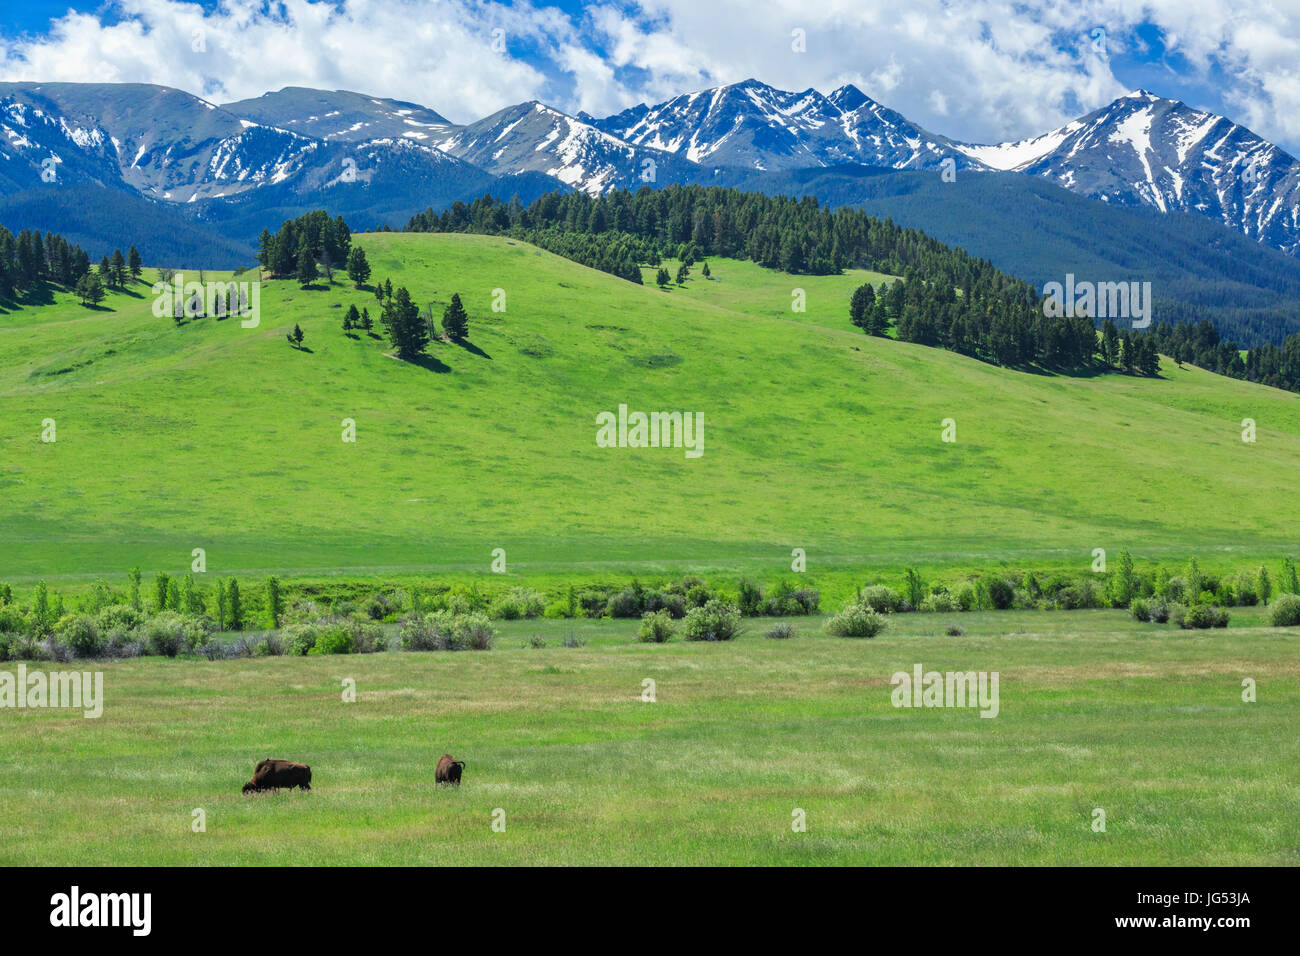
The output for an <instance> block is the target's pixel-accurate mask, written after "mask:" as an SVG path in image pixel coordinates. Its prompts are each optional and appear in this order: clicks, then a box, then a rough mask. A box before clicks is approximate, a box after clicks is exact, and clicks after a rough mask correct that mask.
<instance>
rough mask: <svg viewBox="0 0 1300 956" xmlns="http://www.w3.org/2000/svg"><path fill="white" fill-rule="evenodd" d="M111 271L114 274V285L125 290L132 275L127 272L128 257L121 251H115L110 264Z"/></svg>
mask: <svg viewBox="0 0 1300 956" xmlns="http://www.w3.org/2000/svg"><path fill="white" fill-rule="evenodd" d="M109 269H110V270H111V271H112V274H113V285H115V286H116V287H117V288H119V289H125V288H126V282H127V279H129V278H130V273H129V272H127V268H126V257H125V256H123V255H122V250H121V249H114V250H113V258H112V260H111V261H110V262H109Z"/></svg>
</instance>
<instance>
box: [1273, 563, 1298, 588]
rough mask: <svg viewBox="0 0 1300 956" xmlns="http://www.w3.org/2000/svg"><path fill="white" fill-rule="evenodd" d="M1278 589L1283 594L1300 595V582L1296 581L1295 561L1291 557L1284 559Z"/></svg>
mask: <svg viewBox="0 0 1300 956" xmlns="http://www.w3.org/2000/svg"><path fill="white" fill-rule="evenodd" d="M1277 589H1278V592H1279V593H1281V594H1300V581H1297V580H1296V570H1295V561H1293V560H1292V559H1291V556H1290V555H1287V556H1286V557H1285V558H1283V559H1282V573H1281V574H1280V575H1278V579H1277Z"/></svg>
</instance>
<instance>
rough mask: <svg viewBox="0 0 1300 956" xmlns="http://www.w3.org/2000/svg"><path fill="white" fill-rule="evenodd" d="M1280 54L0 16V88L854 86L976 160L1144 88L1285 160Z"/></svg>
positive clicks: (1182, 6)
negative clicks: (951, 139)
mask: <svg viewBox="0 0 1300 956" xmlns="http://www.w3.org/2000/svg"><path fill="white" fill-rule="evenodd" d="M1287 7H1296V8H1297V9H1295V10H1287V9H1286V8H1287ZM70 11H71V13H70ZM200 35H201V36H202V42H201V43H198V41H196V39H195V38H196V37H198V36H200ZM800 36H802V41H800V40H799V37H800ZM1298 38H1300V4H1291V3H1278V2H1276V0H1234V2H1231V3H1229V2H1226V0H1225V2H1217V0H1197V2H1194V3H1193V2H1189V0H1069V2H1055V0H1053V2H1020V3H1013V4H1007V3H1006V2H1005V0H909V2H907V3H906V4H900V3H897V2H895V0H889V2H884V0H824V2H818V0H710V2H707V3H705V2H700V0H643V2H631V0H623V2H619V3H607V4H600V5H588V4H582V3H576V2H571V0H569V2H558V3H548V2H532V3H530V2H517V3H516V2H511V3H500V2H483V0H386V2H381V0H328V2H327V0H277V2H275V3H267V2H266V0H222V2H218V0H203V2H194V3H191V2H182V0H101V2H95V3H91V2H83V0H24V2H12V0H0V77H3V78H5V79H18V80H32V81H37V80H73V81H138V82H155V83H164V84H167V85H172V86H178V87H180V88H182V89H186V90H189V91H190V92H193V93H195V94H197V95H200V96H204V97H206V98H209V99H212V100H215V101H227V100H231V99H239V98H243V97H247V96H253V95H258V94H260V93H262V92H265V91H267V90H270V89H279V88H280V87H282V86H287V85H304V86H319V87H328V88H349V89H356V90H360V91H363V92H368V93H375V94H379V95H385V96H393V97H398V98H402V99H409V100H414V101H416V102H420V103H423V104H426V105H428V106H430V107H431V108H433V109H435V110H437V111H439V112H441V113H443V114H444V115H446V116H448V117H449V118H451V119H453V120H456V121H461V122H464V121H468V120H472V119H476V118H479V117H481V116H483V115H486V114H488V113H490V112H494V111H495V110H496V109H500V108H502V107H504V106H507V105H510V104H512V103H516V102H520V101H522V100H526V99H541V100H544V101H546V102H548V103H551V104H552V105H555V106H557V107H559V108H562V109H566V110H569V111H572V112H577V111H578V110H582V109H585V110H587V111H588V112H591V113H594V114H597V115H603V114H605V113H610V112H615V111H617V110H620V109H623V108H625V107H627V106H631V105H634V104H635V103H637V102H641V101H648V102H655V101H658V100H662V99H666V98H668V97H670V96H672V95H675V94H677V93H681V92H688V91H691V90H695V89H702V88H706V87H709V86H715V85H720V84H723V83H730V82H737V81H739V80H742V79H745V78H747V77H749V76H754V77H757V78H758V79H760V80H763V81H764V82H767V83H770V84H772V85H773V86H777V87H780V88H783V89H805V88H807V87H815V88H817V89H821V90H823V91H829V90H831V89H833V88H835V87H837V86H840V85H842V84H843V83H846V82H852V83H855V84H856V85H857V86H859V87H860V88H861V89H862V90H863V91H864V92H866V93H867V94H868V95H870V96H872V97H873V98H875V99H877V100H879V101H880V102H882V103H884V104H885V105H886V106H889V107H891V108H893V109H896V110H898V111H900V112H902V113H903V114H904V115H906V116H908V117H909V118H910V119H913V120H914V121H916V122H919V123H921V124H922V125H924V126H926V127H928V128H930V129H932V130H934V131H936V132H940V133H945V134H948V135H952V136H955V137H958V138H961V139H966V140H971V141H980V142H993V141H1000V140H1005V139H1015V138H1021V137H1026V136H1032V135H1037V134H1039V133H1042V132H1044V131H1046V130H1048V129H1051V128H1053V127H1055V126H1058V125H1061V124H1062V123H1064V122H1066V121H1068V120H1069V119H1071V118H1073V117H1075V116H1077V115H1080V114H1082V113H1084V112H1087V111H1089V110H1092V109H1095V108H1097V107H1099V106H1102V105H1104V104H1105V103H1108V102H1110V101H1111V100H1112V99H1114V98H1115V97H1116V96H1119V95H1121V94H1123V93H1124V92H1126V91H1127V90H1130V89H1134V88H1137V87H1142V88H1146V89H1150V90H1152V91H1153V92H1155V93H1158V94H1160V95H1163V96H1169V97H1173V98H1176V99H1182V100H1184V101H1186V102H1188V103H1190V104H1191V105H1193V106H1197V107H1201V108H1205V109H1210V110H1213V111H1215V112H1219V113H1223V114H1225V115H1228V116H1230V117H1231V118H1233V119H1234V120H1236V121H1238V122H1242V123H1244V124H1246V125H1248V126H1250V127H1251V128H1253V129H1255V130H1256V131H1257V132H1259V133H1261V134H1262V135H1264V136H1266V137H1268V138H1270V139H1272V140H1273V141H1274V142H1277V143H1279V144H1280V145H1282V146H1284V147H1285V148H1287V149H1289V150H1290V151H1291V152H1292V153H1296V152H1298V151H1300V66H1298V64H1300V43H1298V42H1297V40H1298ZM799 42H802V44H803V47H804V48H803V49H802V50H799V49H796V47H797V46H798V45H799ZM199 46H201V49H194V48H196V47H199Z"/></svg>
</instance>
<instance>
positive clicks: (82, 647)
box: [54, 614, 101, 657]
mask: <svg viewBox="0 0 1300 956" xmlns="http://www.w3.org/2000/svg"><path fill="white" fill-rule="evenodd" d="M54 636H55V638H56V639H57V640H58V641H60V642H61V643H63V644H66V645H67V646H68V648H69V649H70V650H71V651H72V653H73V654H74V655H75V656H77V657H98V656H99V655H100V651H101V642H100V639H99V628H98V627H96V626H95V619H94V618H93V617H91V616H90V615H89V614H76V615H70V616H68V617H65V618H64V619H63V620H61V621H59V623H58V624H57V625H56V626H55V628H54Z"/></svg>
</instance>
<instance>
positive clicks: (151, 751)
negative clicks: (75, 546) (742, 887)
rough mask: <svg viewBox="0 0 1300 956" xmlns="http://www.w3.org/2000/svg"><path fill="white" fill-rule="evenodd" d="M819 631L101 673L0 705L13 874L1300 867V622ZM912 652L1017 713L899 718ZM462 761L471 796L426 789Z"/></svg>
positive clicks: (4, 833)
mask: <svg viewBox="0 0 1300 956" xmlns="http://www.w3.org/2000/svg"><path fill="white" fill-rule="evenodd" d="M956 620H960V623H961V624H962V626H963V627H964V628H965V629H966V633H965V634H964V635H963V636H959V637H949V636H944V627H945V626H946V625H947V624H949V623H953V622H954V621H956ZM1238 622H1239V624H1240V626H1238ZM819 623H820V622H818V621H815V620H800V621H799V622H798V627H799V630H800V633H799V635H798V636H796V637H794V638H792V639H790V640H784V641H778V640H767V639H765V638H764V637H763V636H762V632H763V630H764V629H765V626H766V622H763V621H757V620H755V621H750V622H749V631H748V632H747V633H746V634H744V635H742V636H741V637H740V638H739V639H737V640H736V641H734V642H731V643H727V644H685V643H680V642H672V643H668V644H663V645H647V644H637V643H634V642H633V641H632V634H633V631H634V628H635V625H634V624H633V623H629V622H625V621H624V622H620V621H611V620H598V621H580V622H570V621H525V622H514V623H506V624H504V625H502V635H501V637H500V638H499V641H498V647H497V648H496V649H494V650H492V651H486V652H463V653H424V654H420V653H400V652H389V653H385V654H374V655H367V656H363V657H356V656H353V657H334V658H328V657H327V658H315V657H308V658H268V659H259V660H240V661H225V662H217V663H209V662H206V661H196V660H188V661H187V660H174V661H167V660H161V659H137V660H130V661H115V662H106V663H104V664H102V665H95V666H97V667H99V668H102V670H103V672H104V694H105V698H106V701H105V705H104V713H103V716H102V717H100V718H99V719H97V720H95V719H92V720H88V719H85V718H83V717H82V716H81V715H80V714H79V713H70V712H66V711H53V710H46V711H33V710H26V711H14V710H9V711H6V712H4V713H3V715H0V719H3V721H4V723H5V725H6V727H5V747H4V748H3V749H2V750H0V864H5V865H12V864H40V865H44V864H51V865H76V864H292V865H296V864H341V863H351V864H397V865H407V864H448V863H469V864H593V863H613V864H649V865H654V864H668V863H672V864H942V865H954V864H988V865H1001V864H1081V865H1082V864H1087V865H1092V864H1156V865H1163V864H1192V865H1209V864H1216V865H1217V864H1234V865H1256V864H1284V865H1295V864H1297V863H1300V792H1297V790H1296V787H1295V767H1296V765H1297V762H1300V659H1298V658H1297V656H1296V654H1295V651H1294V647H1295V639H1296V637H1297V636H1298V635H1297V633H1296V631H1295V630H1294V629H1291V630H1274V629H1271V628H1264V627H1260V626H1258V625H1259V623H1260V622H1259V620H1258V615H1254V616H1252V613H1251V612H1249V611H1246V610H1243V611H1242V612H1241V614H1240V615H1239V617H1238V618H1237V619H1236V620H1234V626H1233V627H1231V628H1229V629H1228V630H1225V631H1217V630H1216V631H1204V632H1196V633H1188V632H1180V631H1178V630H1176V629H1170V628H1168V627H1158V626H1152V625H1139V624H1136V623H1134V622H1133V621H1131V620H1130V619H1129V618H1128V617H1127V616H1126V615H1125V614H1124V613H1123V612H1120V611H1091V612H1089V611H1081V612H1070V613H1048V612H1015V611H1010V612H999V613H979V614H965V615H959V616H957V615H951V616H945V615H915V614H914V615H904V616H901V617H897V618H895V620H894V622H893V624H892V626H891V627H890V628H889V629H888V630H886V631H885V632H884V633H883V634H882V635H881V636H879V637H877V638H876V639H874V640H870V641H863V640H848V639H840V638H833V637H829V636H826V635H825V634H823V633H822V632H821V631H820V629H819V626H818V625H819ZM570 634H572V635H573V636H575V637H577V638H578V639H580V640H583V641H585V642H586V644H585V646H581V647H564V646H561V642H562V641H563V640H564V639H565V637H567V636H569V635H570ZM533 637H540V638H541V639H543V640H545V641H546V643H547V646H546V647H543V648H533V647H528V646H524V645H526V644H527V643H528V641H529V639H530V638H533ZM917 663H920V664H922V665H923V666H924V668H925V669H927V670H930V669H935V670H940V671H943V670H988V671H998V672H999V674H1000V692H999V697H1000V712H999V715H998V716H997V717H996V718H994V719H984V718H981V717H980V716H979V714H978V711H977V710H973V709H955V708H950V709H911V710H908V709H899V708H895V707H893V706H892V705H891V703H890V692H891V688H890V686H889V681H890V676H891V674H892V673H893V672H895V671H899V670H903V671H911V669H912V667H913V665H915V664H917ZM29 666H30V665H29ZM46 666H47V667H52V666H54V665H46ZM1246 677H1249V678H1252V679H1254V680H1255V681H1256V684H1257V689H1258V701H1257V702H1255V703H1243V702H1242V699H1241V681H1242V679H1243V678H1246ZM344 678H352V679H353V680H355V681H356V690H357V700H356V702H355V703H344V702H343V701H342V699H341V686H342V681H343V679H344ZM646 678H650V679H653V680H654V681H655V697H656V700H655V702H653V703H647V702H643V701H642V699H641V697H642V689H643V684H642V682H643V680H645V679H646ZM444 751H449V752H451V753H452V754H453V755H455V756H456V757H457V758H459V759H463V760H465V761H467V764H468V766H467V768H466V772H465V780H464V783H463V785H462V786H461V787H460V788H459V789H453V788H437V787H435V786H434V783H433V767H434V764H435V762H436V760H437V758H438V757H439V755H441V754H442V753H443V752H444ZM266 756H273V757H286V758H289V759H296V760H301V761H304V762H307V763H309V764H310V765H311V767H312V774H313V779H312V785H313V789H312V791H311V792H310V793H301V792H298V791H293V792H283V793H279V794H267V795H262V796H252V797H245V796H242V795H241V794H240V787H241V785H242V784H243V782H244V781H245V780H247V779H248V778H249V776H250V775H251V772H252V767H253V764H254V762H255V761H257V760H259V759H261V758H263V757H266ZM196 808H201V809H202V810H203V811H204V813H205V815H206V818H205V824H206V832H201V833H196V832H193V831H192V829H191V823H192V820H193V811H194V810H195V809H196ZM1095 808H1101V809H1103V810H1104V811H1105V813H1106V830H1105V832H1104V833H1097V832H1094V831H1093V829H1092V821H1093V810H1094V809H1095ZM498 809H500V810H504V811H505V831H504V832H494V831H493V829H492V820H493V813H494V811H496V810H498ZM796 809H801V810H803V811H804V812H805V814H806V832H794V831H793V830H792V820H793V817H792V814H793V812H794V811H795V810H796Z"/></svg>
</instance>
